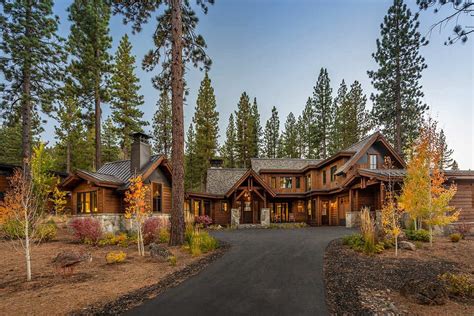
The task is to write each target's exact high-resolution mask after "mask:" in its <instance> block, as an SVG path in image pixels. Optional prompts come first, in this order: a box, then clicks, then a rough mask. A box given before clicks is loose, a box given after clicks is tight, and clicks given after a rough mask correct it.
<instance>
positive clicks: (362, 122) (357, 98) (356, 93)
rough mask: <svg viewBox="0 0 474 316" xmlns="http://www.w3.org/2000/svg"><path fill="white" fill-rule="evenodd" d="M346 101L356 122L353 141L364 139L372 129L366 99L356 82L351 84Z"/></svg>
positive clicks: (358, 83)
mask: <svg viewBox="0 0 474 316" xmlns="http://www.w3.org/2000/svg"><path fill="white" fill-rule="evenodd" d="M347 99H348V102H349V104H351V106H352V107H353V111H354V114H355V116H354V117H355V119H356V121H357V124H356V125H357V128H356V130H355V131H354V132H355V135H357V137H356V138H355V139H354V141H355V142H357V141H359V140H361V139H362V138H364V137H365V136H366V135H367V134H368V133H369V131H370V130H371V129H372V122H371V117H370V113H369V112H368V111H367V109H366V103H367V97H366V96H365V94H364V91H363V90H362V86H361V84H360V82H359V81H357V80H356V81H354V83H352V84H351V89H350V90H349V93H348V94H347Z"/></svg>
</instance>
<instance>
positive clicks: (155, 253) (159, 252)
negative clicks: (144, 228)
mask: <svg viewBox="0 0 474 316" xmlns="http://www.w3.org/2000/svg"><path fill="white" fill-rule="evenodd" d="M148 250H149V251H150V257H152V258H154V259H158V260H160V261H166V260H168V257H170V256H172V255H173V254H172V253H171V252H170V251H169V250H168V249H166V247H164V246H162V245H159V244H155V243H151V244H150V245H148Z"/></svg>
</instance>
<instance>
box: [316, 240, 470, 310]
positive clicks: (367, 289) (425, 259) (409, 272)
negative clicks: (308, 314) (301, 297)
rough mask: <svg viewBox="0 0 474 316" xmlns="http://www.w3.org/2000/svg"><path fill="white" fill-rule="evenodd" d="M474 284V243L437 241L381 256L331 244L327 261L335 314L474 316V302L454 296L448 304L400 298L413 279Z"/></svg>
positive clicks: (327, 281) (328, 291)
mask: <svg viewBox="0 0 474 316" xmlns="http://www.w3.org/2000/svg"><path fill="white" fill-rule="evenodd" d="M447 272H449V273H454V274H459V273H462V274H464V275H467V276H468V277H470V279H471V281H473V280H474V278H473V277H474V274H473V273H474V239H472V238H470V239H469V238H468V239H465V240H461V241H460V242H458V243H452V242H450V241H449V240H448V239H447V238H444V237H439V238H437V239H435V242H434V243H433V247H432V248H430V246H429V244H427V243H423V244H422V248H421V249H417V250H416V251H409V250H401V251H400V252H399V254H398V256H397V257H395V253H394V250H393V249H387V250H384V251H383V252H382V253H380V254H375V255H366V254H364V253H362V252H356V251H354V250H353V249H351V248H349V247H348V246H346V245H343V243H342V240H340V239H339V240H335V241H332V242H331V243H330V244H329V245H328V247H327V249H326V253H325V257H324V278H325V284H326V300H327V304H328V308H329V311H330V313H332V314H361V313H363V314H373V313H382V314H387V313H395V314H417V315H474V299H473V298H472V297H470V298H469V297H457V296H452V295H449V299H448V300H447V302H446V303H445V304H444V305H420V304H419V303H418V302H416V301H415V300H414V299H413V297H411V296H405V295H402V294H401V290H402V288H403V287H404V285H405V284H406V283H407V281H409V280H434V281H436V280H438V276H439V275H442V274H444V273H447Z"/></svg>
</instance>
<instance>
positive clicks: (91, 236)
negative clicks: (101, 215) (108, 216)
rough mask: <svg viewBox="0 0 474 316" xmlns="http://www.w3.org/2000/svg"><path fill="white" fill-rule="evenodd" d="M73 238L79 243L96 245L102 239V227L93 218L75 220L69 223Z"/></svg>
mask: <svg viewBox="0 0 474 316" xmlns="http://www.w3.org/2000/svg"><path fill="white" fill-rule="evenodd" d="M69 227H70V228H71V230H72V233H73V235H74V238H76V239H77V240H79V241H81V242H85V243H92V244H94V245H95V244H97V242H98V241H99V239H100V237H102V226H101V225H100V222H99V221H98V220H97V219H95V218H75V219H73V220H72V221H71V223H69Z"/></svg>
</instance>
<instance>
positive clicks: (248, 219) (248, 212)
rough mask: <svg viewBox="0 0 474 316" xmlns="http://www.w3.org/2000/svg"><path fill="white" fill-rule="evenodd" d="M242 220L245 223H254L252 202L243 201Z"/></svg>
mask: <svg viewBox="0 0 474 316" xmlns="http://www.w3.org/2000/svg"><path fill="white" fill-rule="evenodd" d="M242 215H243V216H242V222H243V223H244V224H252V223H253V211H252V202H243V203H242Z"/></svg>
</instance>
